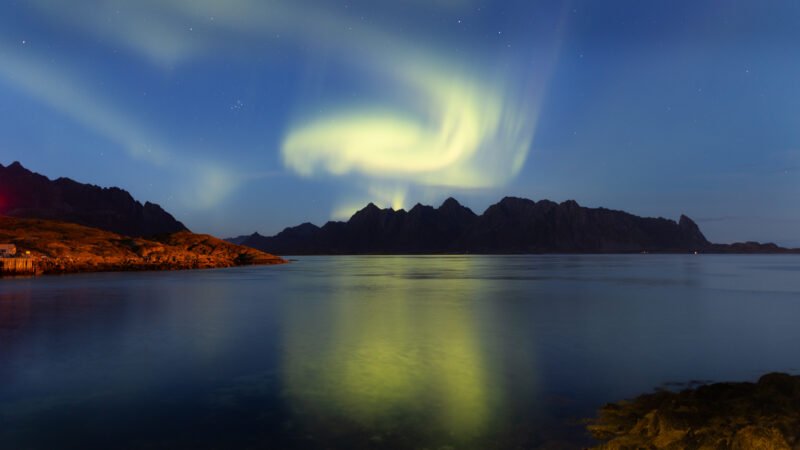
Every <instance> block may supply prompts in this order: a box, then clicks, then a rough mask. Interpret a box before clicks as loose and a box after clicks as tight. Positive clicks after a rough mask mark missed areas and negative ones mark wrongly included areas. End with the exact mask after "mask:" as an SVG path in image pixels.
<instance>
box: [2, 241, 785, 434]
mask: <svg viewBox="0 0 800 450" xmlns="http://www.w3.org/2000/svg"><path fill="white" fill-rule="evenodd" d="M798 323H800V257H795V256H705V255H703V256H655V255H635V256H518V257H515V256H512V257H508V256H469V257H462V256H453V257H313V258H312V257H304V258H300V259H299V260H298V261H296V262H295V263H293V264H290V265H286V266H281V267H257V268H239V269H228V270H215V271H195V272H175V273H138V274H137V273H134V274H93V275H76V276H67V277H43V278H38V279H13V280H8V279H7V280H2V281H0V448H14V449H16V448H42V449H45V448H47V449H49V448H179V447H194V448H312V449H314V448H320V449H321V448H326V449H327V448H337V449H347V448H427V449H445V448H448V449H450V448H477V449H488V448H537V447H541V446H551V447H554V446H556V445H558V444H564V445H567V448H569V446H575V447H578V446H580V445H582V444H586V443H587V442H588V443H590V442H591V441H587V440H586V437H585V436H584V435H583V434H582V427H581V426H580V424H579V422H578V420H579V419H580V418H582V417H587V416H592V415H593V413H594V411H595V410H596V409H597V408H598V407H600V406H601V405H602V404H603V403H605V402H608V401H614V400H618V399H622V398H625V397H630V396H633V395H636V394H638V393H642V392H645V391H650V390H652V389H653V388H656V387H659V386H665V385H666V386H677V385H676V384H675V383H686V382H689V381H691V380H716V381H721V380H752V379H755V378H757V377H758V376H759V375H760V374H763V373H765V372H768V371H787V372H792V373H797V372H798V371H800V347H798V342H800V326H798ZM551 447H548V448H551Z"/></svg>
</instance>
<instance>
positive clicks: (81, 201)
mask: <svg viewBox="0 0 800 450" xmlns="http://www.w3.org/2000/svg"><path fill="white" fill-rule="evenodd" d="M0 215H5V216H9V217H17V218H27V219H47V220H59V221H64V222H70V223H77V224H80V225H84V226H88V227H92V228H98V229H101V230H105V231H110V232H113V233H118V234H122V235H125V236H134V237H143V236H154V235H159V234H170V233H176V232H180V231H189V230H188V228H186V226H185V225H184V224H183V223H181V222H179V221H178V220H176V219H175V218H174V217H173V216H172V215H171V214H170V213H168V212H167V211H165V210H164V209H163V208H161V206H159V205H157V204H155V203H151V202H148V201H146V202H144V203H141V202H139V201H137V200H136V199H134V198H133V196H132V195H131V194H130V193H129V192H128V191H126V190H124V189H121V188H118V187H109V188H104V187H100V186H96V185H93V184H85V183H80V182H77V181H74V180H72V179H70V178H65V177H60V178H56V179H55V180H51V179H50V178H48V177H46V176H44V175H41V174H39V173H36V172H33V171H31V170H28V169H26V168H25V167H23V166H22V164H20V163H19V162H18V161H15V162H13V163H11V164H9V165H8V166H3V165H2V164H0Z"/></svg>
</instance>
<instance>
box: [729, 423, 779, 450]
mask: <svg viewBox="0 0 800 450" xmlns="http://www.w3.org/2000/svg"><path fill="white" fill-rule="evenodd" d="M731 450H792V449H791V447H789V444H787V443H786V439H784V438H783V433H781V432H780V431H779V430H777V429H775V428H772V427H764V426H755V425H749V426H746V427H744V428H742V429H741V430H739V431H737V432H736V435H735V436H734V438H733V443H732V444H731Z"/></svg>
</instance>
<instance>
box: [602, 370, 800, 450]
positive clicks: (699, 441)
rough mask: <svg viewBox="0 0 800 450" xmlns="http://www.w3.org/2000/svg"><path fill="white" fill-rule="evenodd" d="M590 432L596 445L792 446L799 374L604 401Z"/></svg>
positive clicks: (799, 436) (798, 424) (799, 423)
mask: <svg viewBox="0 0 800 450" xmlns="http://www.w3.org/2000/svg"><path fill="white" fill-rule="evenodd" d="M588 430H589V432H590V433H591V434H592V435H593V436H594V437H595V438H596V439H598V440H600V441H603V442H604V443H603V444H601V445H599V446H598V447H596V448H598V449H635V448H656V449H726V448H732V449H765V450H766V449H770V450H773V449H781V450H783V449H786V450H788V449H791V448H792V447H791V446H792V445H795V446H796V447H797V446H798V444H799V443H800V377H796V376H791V375H787V374H779V373H774V374H767V375H765V376H763V377H761V379H759V381H758V383H717V384H712V385H707V386H700V387H698V388H697V389H687V390H684V391H681V392H667V391H659V392H656V393H652V394H645V395H642V396H639V397H637V398H636V399H634V400H631V401H623V402H619V403H617V404H612V405H606V406H605V407H603V408H602V409H601V411H600V415H599V417H598V418H597V419H595V420H593V421H592V422H591V423H590V425H589V426H588Z"/></svg>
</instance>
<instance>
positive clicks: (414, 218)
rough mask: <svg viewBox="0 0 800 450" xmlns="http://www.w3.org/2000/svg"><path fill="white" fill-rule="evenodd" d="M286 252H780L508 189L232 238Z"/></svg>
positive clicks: (684, 222) (687, 224) (691, 226)
mask: <svg viewBox="0 0 800 450" xmlns="http://www.w3.org/2000/svg"><path fill="white" fill-rule="evenodd" d="M229 241H230V242H235V243H237V244H240V245H245V246H249V247H253V248H256V249H259V250H262V251H267V252H270V253H275V254H281V255H314V254H440V253H478V254H492V253H494V254H515V253H640V252H661V253H684V252H714V253H779V252H788V251H790V250H787V249H783V248H780V247H778V246H776V245H774V244H759V243H755V242H748V243H739V244H732V245H726V244H712V243H711V242H709V241H708V240H707V239H706V237H705V236H704V235H703V233H702V232H701V231H700V228H699V227H698V226H697V224H696V223H695V222H694V221H693V220H692V219H690V218H689V217H686V216H681V217H680V219H679V220H678V221H677V222H676V221H674V220H669V219H664V218H648V217H639V216H636V215H633V214H629V213H626V212H624V211H615V210H610V209H606V208H587V207H583V206H580V205H579V204H578V203H577V202H575V201H573V200H569V201H565V202H563V203H555V202H552V201H549V200H541V201H533V200H528V199H524V198H515V197H506V198H504V199H502V200H501V201H500V202H498V203H496V204H494V205H492V206H490V207H489V208H488V209H486V211H485V212H484V213H483V214H480V215H478V214H475V213H474V212H473V211H472V210H470V209H469V208H467V207H465V206H462V205H461V204H460V203H459V202H458V201H457V200H455V199H453V198H448V199H447V200H446V201H445V202H444V203H442V205H441V206H440V207H438V208H434V207H431V206H424V205H420V204H417V205H415V206H414V207H413V208H411V209H410V210H409V211H405V210H402V209H401V210H398V211H395V210H392V209H381V208H378V207H377V206H375V205H374V204H372V203H370V204H368V205H367V206H366V207H365V208H363V209H361V210H360V211H358V212H356V213H355V214H354V215H353V216H352V217H351V218H350V219H349V220H348V221H347V222H328V223H326V224H325V225H324V226H322V227H318V226H316V225H313V224H311V223H304V224H301V225H298V226H296V227H290V228H286V229H284V230H283V231H281V232H280V233H278V234H277V235H275V236H272V237H265V236H262V235H260V234H258V233H254V234H252V235H250V236H239V237H236V238H231V239H229Z"/></svg>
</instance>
